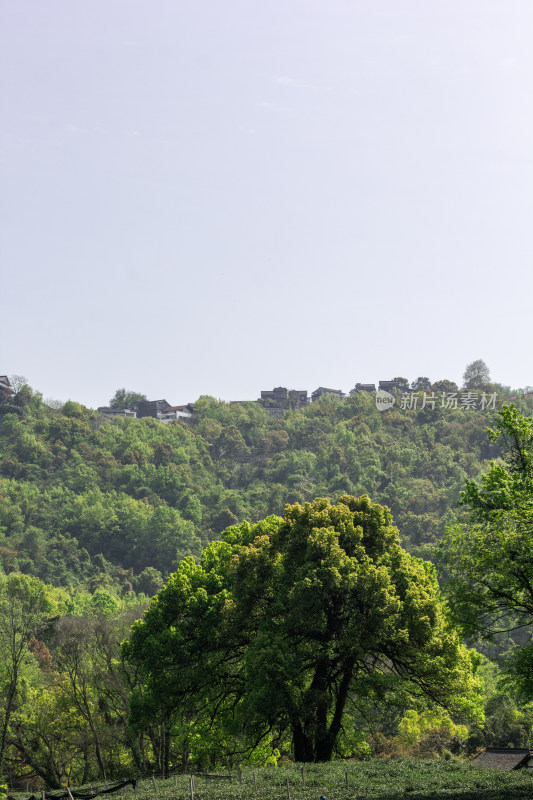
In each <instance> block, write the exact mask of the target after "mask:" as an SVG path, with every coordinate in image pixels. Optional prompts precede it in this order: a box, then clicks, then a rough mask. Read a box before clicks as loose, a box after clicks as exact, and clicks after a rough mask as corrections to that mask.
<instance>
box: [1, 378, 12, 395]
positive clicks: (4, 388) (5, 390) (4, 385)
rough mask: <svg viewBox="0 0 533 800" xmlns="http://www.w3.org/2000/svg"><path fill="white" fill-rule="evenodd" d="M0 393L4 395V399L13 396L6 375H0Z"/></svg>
mask: <svg viewBox="0 0 533 800" xmlns="http://www.w3.org/2000/svg"><path fill="white" fill-rule="evenodd" d="M0 392H1V393H2V394H5V395H6V397H10V396H11V395H12V394H15V390H14V389H13V387H12V386H11V383H10V381H9V378H8V377H7V375H0Z"/></svg>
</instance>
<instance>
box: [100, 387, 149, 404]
mask: <svg viewBox="0 0 533 800" xmlns="http://www.w3.org/2000/svg"><path fill="white" fill-rule="evenodd" d="M139 400H146V395H145V394H141V393H140V392H130V391H128V390H127V389H125V388H122V389H117V391H116V392H115V394H114V395H113V397H112V398H111V400H110V401H109V405H110V407H111V408H133V406H134V405H135V403H138V402H139Z"/></svg>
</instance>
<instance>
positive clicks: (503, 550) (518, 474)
mask: <svg viewBox="0 0 533 800" xmlns="http://www.w3.org/2000/svg"><path fill="white" fill-rule="evenodd" d="M489 435H490V438H491V439H492V441H494V442H496V443H498V444H499V445H500V446H501V447H502V449H503V458H502V460H499V461H494V462H492V463H491V464H490V466H489V469H488V471H487V472H486V473H485V474H484V475H483V476H482V478H481V482H480V483H479V484H477V483H475V482H473V481H467V482H466V489H465V491H464V493H463V503H464V505H466V506H468V507H469V508H470V520H469V521H468V522H466V523H464V524H462V525H457V526H453V527H451V528H450V529H449V530H448V532H447V534H446V537H445V539H444V540H443V544H442V547H441V563H442V568H443V569H444V570H445V571H446V573H447V576H448V579H447V592H448V594H449V596H450V598H451V599H452V601H453V613H454V616H455V617H456V619H457V620H458V621H459V622H460V624H461V625H462V627H463V630H464V632H465V634H466V635H467V636H470V637H472V638H475V639H479V640H485V641H489V642H493V641H501V639H502V636H505V637H508V634H509V632H510V631H513V630H514V631H516V632H517V638H516V640H515V642H514V643H511V645H512V646H511V650H510V653H509V654H508V657H507V658H506V670H507V673H508V676H509V679H510V681H511V682H512V683H514V684H515V685H516V686H517V687H518V688H519V690H520V691H521V693H522V694H523V696H524V697H525V698H528V699H533V678H532V676H533V669H532V667H533V644H532V641H531V624H532V623H533V588H532V586H533V565H532V561H531V552H532V549H533V420H532V419H531V418H530V417H526V416H525V415H523V414H521V413H520V412H519V411H518V409H517V408H515V407H514V406H511V405H504V407H503V409H502V411H501V412H500V413H499V414H498V415H497V420H496V428H495V429H494V430H489Z"/></svg>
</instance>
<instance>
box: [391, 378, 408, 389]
mask: <svg viewBox="0 0 533 800" xmlns="http://www.w3.org/2000/svg"><path fill="white" fill-rule="evenodd" d="M393 380H394V381H397V382H398V383H401V384H402V387H401V388H402V389H403V390H405V391H407V390H408V389H409V381H408V380H407V378H393Z"/></svg>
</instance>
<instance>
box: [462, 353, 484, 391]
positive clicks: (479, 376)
mask: <svg viewBox="0 0 533 800" xmlns="http://www.w3.org/2000/svg"><path fill="white" fill-rule="evenodd" d="M489 382H490V371H489V368H488V367H487V365H486V364H485V362H484V361H483V360H482V359H481V358H478V360H477V361H472V363H471V364H467V366H466V369H465V371H464V374H463V383H464V387H465V389H482V388H483V387H484V386H486V385H487V384H488V383H489Z"/></svg>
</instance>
